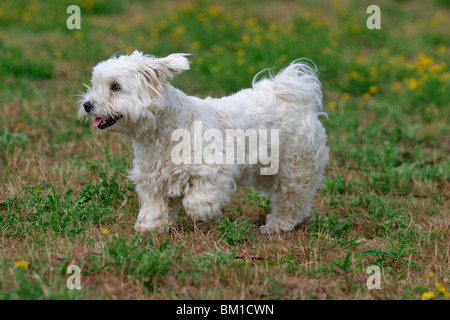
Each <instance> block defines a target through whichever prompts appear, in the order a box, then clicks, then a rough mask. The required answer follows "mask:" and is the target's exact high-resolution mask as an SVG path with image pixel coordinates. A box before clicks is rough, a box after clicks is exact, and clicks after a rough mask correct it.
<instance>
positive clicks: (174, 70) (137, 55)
mask: <svg viewBox="0 0 450 320" xmlns="http://www.w3.org/2000/svg"><path fill="white" fill-rule="evenodd" d="M186 55H187V54H184V53H175V54H171V55H169V56H167V57H165V58H155V57H153V56H150V55H144V54H142V53H141V52H139V51H134V52H133V53H132V54H131V55H123V56H119V57H112V58H110V59H109V60H106V61H102V62H100V63H99V64H97V65H96V66H95V67H94V69H93V71H92V80H91V87H89V86H87V88H88V89H87V92H86V93H83V94H82V99H81V100H80V101H79V110H78V116H79V118H83V117H85V118H90V119H93V125H94V127H97V128H99V129H101V130H109V131H114V132H118V133H127V132H129V131H130V128H133V127H139V125H140V124H142V123H143V122H148V121H146V120H151V119H152V118H154V117H155V116H156V114H157V113H158V111H159V110H160V109H161V108H164V93H165V87H166V84H167V80H170V79H172V77H173V76H174V75H175V74H178V73H180V72H182V71H184V70H187V69H189V61H188V59H187V58H186V57H185V56H186Z"/></svg>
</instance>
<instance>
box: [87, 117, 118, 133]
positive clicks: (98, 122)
mask: <svg viewBox="0 0 450 320" xmlns="http://www.w3.org/2000/svg"><path fill="white" fill-rule="evenodd" d="M122 117H123V116H122V115H115V116H109V117H107V118H100V117H97V118H95V119H94V123H93V126H94V127H98V128H99V129H101V130H103V129H106V128H108V127H111V126H112V125H114V124H115V123H116V122H117V120H119V119H120V118H122Z"/></svg>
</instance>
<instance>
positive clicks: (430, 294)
mask: <svg viewBox="0 0 450 320" xmlns="http://www.w3.org/2000/svg"><path fill="white" fill-rule="evenodd" d="M433 298H434V292H433V291H428V292H424V293H422V300H431V299H433Z"/></svg>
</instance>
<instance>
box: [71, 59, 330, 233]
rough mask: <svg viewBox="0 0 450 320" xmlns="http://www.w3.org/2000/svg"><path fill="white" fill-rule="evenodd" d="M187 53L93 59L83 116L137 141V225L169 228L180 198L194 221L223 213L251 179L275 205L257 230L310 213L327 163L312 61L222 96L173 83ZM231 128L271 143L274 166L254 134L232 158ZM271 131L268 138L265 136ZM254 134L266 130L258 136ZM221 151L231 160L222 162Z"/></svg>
mask: <svg viewBox="0 0 450 320" xmlns="http://www.w3.org/2000/svg"><path fill="white" fill-rule="evenodd" d="M186 56H187V54H182V53H177V54H171V55H169V56H167V57H165V58H156V57H153V56H150V55H144V54H142V53H141V52H138V51H135V52H133V53H132V54H131V55H122V56H119V57H116V56H114V57H112V58H110V59H109V60H106V61H103V62H100V63H99V64H98V65H97V66H95V67H94V69H93V72H92V86H91V87H88V91H87V92H86V93H85V94H83V98H82V100H81V101H80V108H79V113H78V115H79V117H80V118H81V117H86V118H91V119H92V120H93V125H94V127H97V128H98V129H100V130H103V131H110V132H113V133H116V134H118V135H119V136H122V137H126V138H128V139H131V140H132V142H133V148H134V156H135V158H134V161H133V169H132V170H131V171H130V173H129V178H130V179H131V181H132V182H133V183H134V184H135V185H136V191H137V193H138V195H139V200H140V211H139V215H138V218H137V222H136V225H135V226H134V228H135V229H136V230H137V231H146V230H152V229H156V228H160V227H161V229H163V230H164V229H166V228H168V226H169V225H170V224H171V222H172V221H175V220H176V216H177V211H178V208H179V205H180V203H182V204H183V206H184V209H185V210H186V212H187V214H188V216H189V217H191V218H192V219H193V220H200V221H207V220H213V221H218V220H219V219H220V218H221V216H222V214H223V213H222V208H223V207H224V206H225V205H226V204H227V203H228V202H229V201H230V196H231V195H232V194H233V193H234V192H235V190H236V187H237V186H240V185H247V186H248V185H250V186H252V187H254V188H255V189H257V190H260V191H262V192H264V193H265V194H268V195H270V196H271V205H272V212H271V214H269V215H268V216H267V219H266V225H264V226H261V229H260V230H261V232H262V233H268V232H278V231H290V230H292V229H293V228H294V227H295V226H296V225H297V224H299V223H300V222H302V221H303V219H305V218H306V217H308V216H309V214H310V211H311V206H312V201H313V197H314V195H315V193H316V190H317V188H318V187H319V185H320V183H321V181H322V178H323V172H324V168H325V165H326V163H327V162H328V153H329V149H328V147H327V146H326V140H327V138H326V134H325V129H324V127H323V126H322V124H321V122H320V121H319V119H318V116H319V115H320V114H323V113H322V112H321V107H322V92H321V85H320V82H319V80H318V79H317V76H316V70H315V69H314V68H311V67H310V66H308V65H307V64H305V63H303V62H302V60H296V61H294V62H293V63H291V64H290V65H289V66H288V67H287V68H286V69H284V70H282V71H281V72H279V73H278V74H277V75H275V76H272V75H270V76H269V77H268V78H264V79H262V80H259V81H257V80H256V77H255V80H254V81H253V86H252V88H250V89H245V90H242V91H239V92H238V93H236V94H233V95H231V96H228V97H224V98H220V99H214V98H210V97H208V98H206V99H199V98H196V97H191V96H188V95H186V94H184V93H183V92H182V91H180V90H178V89H176V88H174V87H173V86H171V85H170V84H169V82H168V80H170V79H171V78H172V77H173V76H174V75H175V74H178V73H180V72H182V71H184V70H188V69H189V61H188V60H187V58H186ZM180 129H181V130H184V131H181V134H180ZM199 129H200V131H199ZM205 130H206V131H207V132H208V130H215V131H213V135H212V136H214V138H215V140H216V144H214V145H213V143H211V144H208V142H210V141H212V140H213V139H212V138H211V134H209V135H206V132H205V135H204V136H201V134H202V132H203V131H205ZM229 130H235V131H234V133H235V136H234V137H236V138H237V140H239V141H240V143H242V142H244V143H245V141H246V138H248V140H249V141H250V144H251V142H255V141H257V140H258V141H259V142H260V144H259V147H266V150H267V151H268V152H271V153H272V154H271V156H273V157H272V158H271V161H272V163H271V169H274V170H268V169H267V166H264V165H267V163H268V162H267V161H266V162H265V163H263V161H261V159H263V158H264V157H263V156H264V154H263V152H262V151H261V149H259V150H255V148H254V146H255V145H256V144H255V143H253V145H251V146H246V145H245V144H244V145H245V148H244V149H242V148H240V147H239V146H238V147H237V148H236V149H238V151H239V150H240V151H241V152H242V151H243V150H244V153H245V155H244V157H245V159H247V160H245V162H244V163H243V162H242V161H241V162H239V161H231V162H230V161H229V160H230V159H231V160H233V159H234V160H236V159H237V158H238V157H239V156H240V155H239V154H238V155H237V156H236V155H232V156H231V157H230V155H229V154H225V153H226V152H229V151H230V150H229V149H227V150H226V151H225V149H224V147H223V144H221V143H220V142H223V141H220V137H221V136H220V134H224V135H225V133H226V135H227V140H226V143H227V146H228V145H229V142H230V140H228V133H229ZM239 130H240V131H239ZM268 130H270V131H271V139H270V142H268V138H267V136H264V133H267V131H268ZM182 132H184V133H182ZM209 132H210V133H211V131H209ZM236 132H237V133H236ZM175 133H177V134H175ZM239 133H244V135H243V136H242V135H241V136H239ZM255 133H259V134H260V136H258V137H256V138H255V136H254V134H255ZM199 134H200V139H202V140H200V142H198V141H199V136H198V135H199ZM195 136H197V137H195ZM191 137H194V138H193V140H194V148H193V149H194V150H193V149H192V148H191ZM234 137H233V136H232V139H231V142H234ZM180 138H182V139H183V141H182V144H180V143H179V140H180ZM272 138H274V139H272ZM255 139H256V140H255ZM224 141H225V140H224ZM196 143H197V145H195V144H196ZM199 143H200V148H201V149H202V150H203V151H204V152H205V153H206V151H207V150H206V147H207V146H208V145H209V146H210V148H209V149H210V150H209V151H210V154H211V155H213V158H212V160H211V157H209V158H208V157H202V154H201V151H202V150H200V156H199V155H198V153H197V154H196V152H197V151H198V149H199V148H198V147H199ZM238 143H239V142H238ZM211 145H213V148H211ZM241 146H242V145H241ZM211 149H212V150H213V151H214V152H211ZM175 150H176V151H175ZM180 150H181V151H182V152H183V156H182V157H181V158H179V157H178V156H179V151H180ZM231 151H235V149H233V148H232V150H231ZM186 153H188V154H186ZM222 156H223V157H225V158H226V161H222V162H221V161H220V160H221V157H222ZM177 157H178V158H177ZM180 159H181V161H180ZM192 159H193V160H194V161H192ZM248 159H250V160H251V159H253V162H252V161H250V160H248ZM255 159H260V161H258V162H257V163H255V162H254V160H255ZM199 160H200V161H199ZM241 160H242V158H241ZM264 169H266V171H265V172H264V171H263V170H264ZM263 172H264V173H263ZM262 173H263V174H262Z"/></svg>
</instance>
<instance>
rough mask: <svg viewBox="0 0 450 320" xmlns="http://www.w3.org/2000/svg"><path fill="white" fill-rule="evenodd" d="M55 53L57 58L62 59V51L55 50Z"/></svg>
mask: <svg viewBox="0 0 450 320" xmlns="http://www.w3.org/2000/svg"><path fill="white" fill-rule="evenodd" d="M53 53H54V54H55V56H56V57H57V58H61V56H62V51H61V49H55V51H53Z"/></svg>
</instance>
